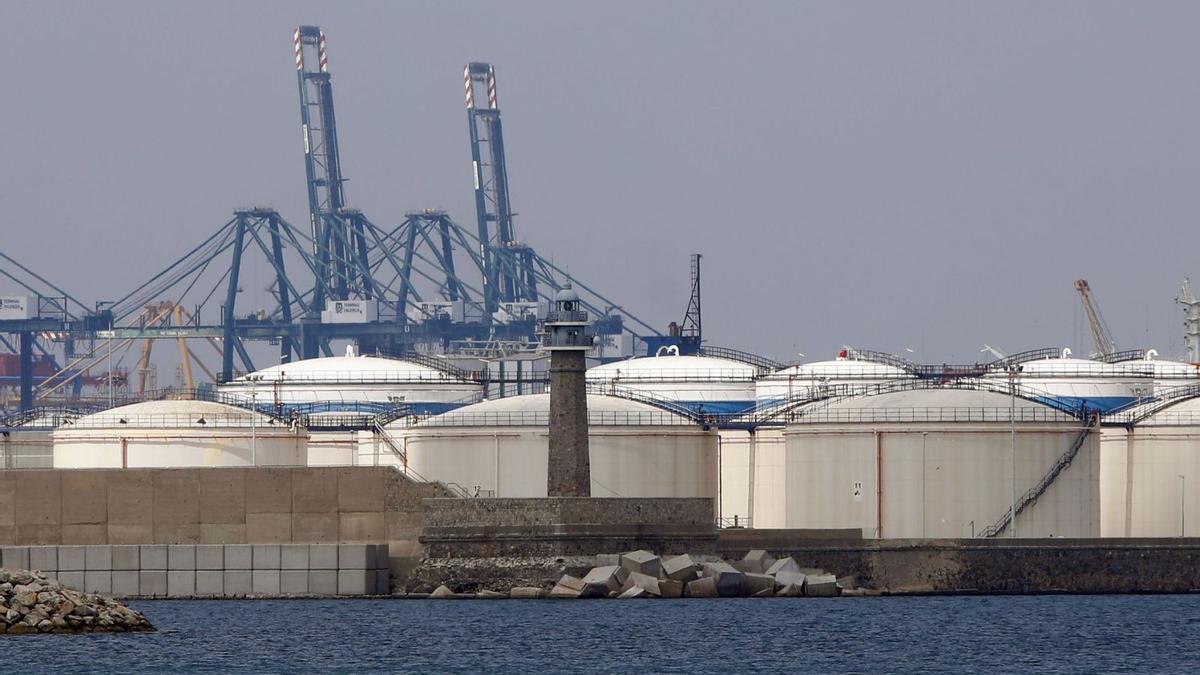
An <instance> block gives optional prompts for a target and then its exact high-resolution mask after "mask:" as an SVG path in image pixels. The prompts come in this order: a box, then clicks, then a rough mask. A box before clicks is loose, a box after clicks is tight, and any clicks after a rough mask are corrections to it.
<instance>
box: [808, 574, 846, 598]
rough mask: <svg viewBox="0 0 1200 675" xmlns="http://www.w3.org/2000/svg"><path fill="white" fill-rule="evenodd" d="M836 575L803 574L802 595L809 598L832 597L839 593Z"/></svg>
mask: <svg viewBox="0 0 1200 675" xmlns="http://www.w3.org/2000/svg"><path fill="white" fill-rule="evenodd" d="M841 592H842V589H841V588H838V585H837V577H835V576H833V575H832V574H814V575H812V576H808V575H805V579H804V595H806V596H808V597H810V598H832V597H836V596H838V595H841Z"/></svg>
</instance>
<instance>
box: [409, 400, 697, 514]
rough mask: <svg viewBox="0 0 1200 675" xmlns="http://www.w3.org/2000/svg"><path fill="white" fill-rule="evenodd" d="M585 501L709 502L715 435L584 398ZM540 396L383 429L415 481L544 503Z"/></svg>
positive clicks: (630, 404) (544, 427) (641, 409)
mask: <svg viewBox="0 0 1200 675" xmlns="http://www.w3.org/2000/svg"><path fill="white" fill-rule="evenodd" d="M587 401H588V423H589V426H590V429H589V441H588V442H589V446H590V450H591V475H592V496H593V497H712V498H714V499H715V498H716V496H717V435H716V432H715V431H711V430H705V429H704V428H703V427H702V426H701V425H699V424H696V423H695V422H694V421H693V420H691V419H689V418H687V417H685V416H682V415H679V414H676V413H673V412H670V411H667V410H663V409H661V408H658V407H656V406H653V405H649V404H646V403H641V402H637V401H631V400H628V399H625V398H619V397H614V396H603V395H597V394H589V395H588V397H587ZM549 416H550V395H549V394H528V395H524V396H512V397H508V398H502V399H494V400H491V401H485V402H483V403H477V404H475V405H471V406H466V407H463V408H459V409H458V410H454V411H451V412H448V413H444V414H442V415H437V416H433V417H428V418H425V419H422V420H419V421H416V422H413V421H412V420H407V419H406V420H399V421H397V422H394V423H392V424H390V425H388V427H387V428H386V432H387V433H388V434H389V436H390V438H391V439H392V440H393V442H394V444H395V445H396V446H398V447H399V448H401V449H402V451H403V453H404V456H405V458H406V461H407V465H406V469H407V470H408V471H409V472H411V473H413V474H415V475H414V477H417V478H421V479H424V480H433V481H440V482H443V483H447V484H449V485H451V486H452V487H458V488H461V490H462V491H465V492H466V493H468V494H479V495H487V496H497V497H545V496H546V471H547V469H546V455H547V452H548V447H549V440H548V426H549Z"/></svg>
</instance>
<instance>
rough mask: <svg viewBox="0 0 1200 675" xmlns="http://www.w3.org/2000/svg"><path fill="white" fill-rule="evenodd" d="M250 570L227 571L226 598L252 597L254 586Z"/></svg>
mask: <svg viewBox="0 0 1200 675" xmlns="http://www.w3.org/2000/svg"><path fill="white" fill-rule="evenodd" d="M251 574H252V572H251V571H250V570H225V572H224V575H225V597H227V598H228V597H240V596H246V595H250V594H251V593H252V592H253V590H254V584H253V581H252V579H251V577H250V575H251Z"/></svg>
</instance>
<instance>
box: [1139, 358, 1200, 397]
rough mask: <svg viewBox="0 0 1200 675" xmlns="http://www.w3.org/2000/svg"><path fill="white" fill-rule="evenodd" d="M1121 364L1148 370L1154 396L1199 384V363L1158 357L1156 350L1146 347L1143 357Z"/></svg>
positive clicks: (1142, 370) (1143, 370) (1143, 371)
mask: <svg viewBox="0 0 1200 675" xmlns="http://www.w3.org/2000/svg"><path fill="white" fill-rule="evenodd" d="M1122 364H1123V365H1125V366H1127V367H1130V368H1131V369H1133V370H1134V372H1138V373H1145V372H1146V371H1149V374H1150V376H1151V377H1153V378H1154V394H1155V395H1156V396H1157V395H1159V394H1162V393H1164V392H1166V391H1167V390H1169V389H1174V388H1175V387H1186V386H1189V385H1200V363H1188V362H1186V361H1172V360H1170V359H1163V358H1159V356H1158V351H1157V350H1154V349H1147V350H1146V355H1145V357H1144V358H1143V359H1141V360H1136V361H1123V362H1122Z"/></svg>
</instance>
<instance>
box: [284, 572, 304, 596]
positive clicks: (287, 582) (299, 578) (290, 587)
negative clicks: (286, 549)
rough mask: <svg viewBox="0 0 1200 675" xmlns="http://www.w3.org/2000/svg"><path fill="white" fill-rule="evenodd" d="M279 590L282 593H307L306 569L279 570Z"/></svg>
mask: <svg viewBox="0 0 1200 675" xmlns="http://www.w3.org/2000/svg"><path fill="white" fill-rule="evenodd" d="M279 592H280V594H282V595H308V570H280V572H279Z"/></svg>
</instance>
